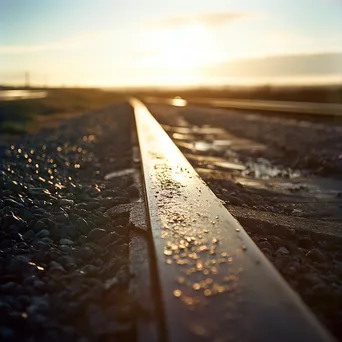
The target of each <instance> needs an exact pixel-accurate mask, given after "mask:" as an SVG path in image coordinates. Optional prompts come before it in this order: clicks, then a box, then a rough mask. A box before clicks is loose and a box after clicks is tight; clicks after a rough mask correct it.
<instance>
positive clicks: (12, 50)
mask: <svg viewBox="0 0 342 342" xmlns="http://www.w3.org/2000/svg"><path fill="white" fill-rule="evenodd" d="M103 37H104V33H103V32H93V33H87V34H83V35H79V36H72V37H67V38H65V39H62V40H61V41H59V42H53V43H43V44H30V45H0V54H1V55H5V54H23V53H35V52H42V51H65V50H70V49H77V48H80V47H83V46H87V45H89V44H91V43H93V42H96V41H98V39H99V38H103Z"/></svg>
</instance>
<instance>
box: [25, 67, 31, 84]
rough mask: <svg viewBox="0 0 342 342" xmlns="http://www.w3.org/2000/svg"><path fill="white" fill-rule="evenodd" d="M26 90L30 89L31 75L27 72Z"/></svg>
mask: <svg viewBox="0 0 342 342" xmlns="http://www.w3.org/2000/svg"><path fill="white" fill-rule="evenodd" d="M25 88H30V73H29V72H28V71H26V72H25Z"/></svg>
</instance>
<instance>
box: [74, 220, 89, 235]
mask: <svg viewBox="0 0 342 342" xmlns="http://www.w3.org/2000/svg"><path fill="white" fill-rule="evenodd" d="M76 227H77V229H78V230H79V231H80V232H81V233H82V234H84V235H87V234H88V233H89V226H88V223H87V221H86V220H84V219H83V218H81V217H79V218H78V219H77V220H76Z"/></svg>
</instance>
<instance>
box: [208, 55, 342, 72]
mask: <svg viewBox="0 0 342 342" xmlns="http://www.w3.org/2000/svg"><path fill="white" fill-rule="evenodd" d="M204 74H205V75H206V76H209V77H240V78H241V77H246V78H251V77H252V78H258V77H287V76H291V77H292V76H310V75H313V76H320V75H342V52H331V53H329V52H327V53H311V54H310V53H308V54H297V55H278V56H269V57H265V58H250V59H242V60H235V61H228V62H224V63H219V64H216V65H211V66H208V67H206V68H205V70H204Z"/></svg>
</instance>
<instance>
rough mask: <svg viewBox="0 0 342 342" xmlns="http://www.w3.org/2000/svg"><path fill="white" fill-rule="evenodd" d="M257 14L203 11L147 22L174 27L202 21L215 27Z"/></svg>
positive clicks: (161, 26) (160, 26) (156, 25)
mask: <svg viewBox="0 0 342 342" xmlns="http://www.w3.org/2000/svg"><path fill="white" fill-rule="evenodd" d="M251 16H255V14H253V13H247V12H216V13H215V12H214V13H202V14H195V15H189V16H179V17H169V18H165V19H162V20H156V21H152V22H149V23H147V26H149V27H158V28H174V27H180V26H186V25H189V24H194V23H200V24H202V25H205V26H210V27H215V26H221V25H225V24H229V23H231V22H232V21H235V20H239V19H244V18H247V17H251Z"/></svg>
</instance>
